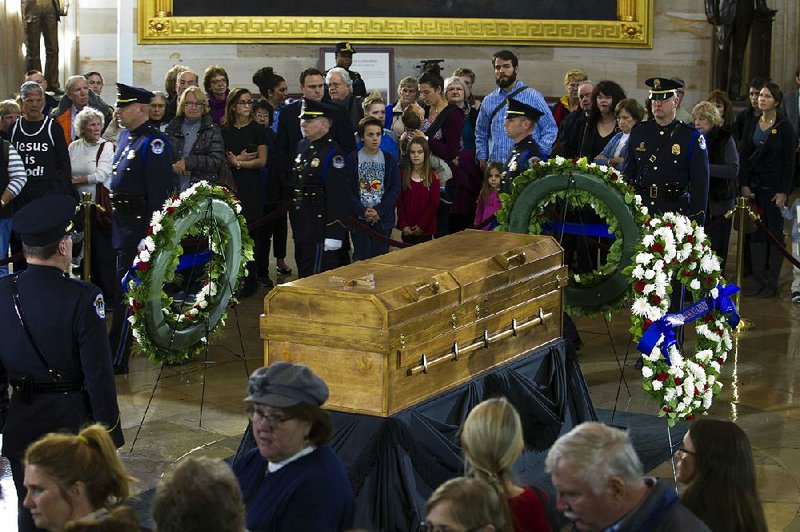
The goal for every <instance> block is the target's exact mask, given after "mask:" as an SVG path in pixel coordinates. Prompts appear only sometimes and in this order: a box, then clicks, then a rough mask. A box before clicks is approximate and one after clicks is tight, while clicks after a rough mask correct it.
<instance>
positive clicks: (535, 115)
mask: <svg viewBox="0 0 800 532" xmlns="http://www.w3.org/2000/svg"><path fill="white" fill-rule="evenodd" d="M518 116H526V117H528V118H530V119H531V120H538V119H539V117H540V116H542V112H541V111H540V110H538V109H537V108H535V107H533V106H531V105H528V104H527V103H522V102H521V101H519V100H515V99H514V98H509V99H508V109H506V118H516V117H518Z"/></svg>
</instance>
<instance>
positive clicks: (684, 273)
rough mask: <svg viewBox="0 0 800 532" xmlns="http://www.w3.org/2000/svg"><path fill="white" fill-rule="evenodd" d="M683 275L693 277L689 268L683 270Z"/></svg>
mask: <svg viewBox="0 0 800 532" xmlns="http://www.w3.org/2000/svg"><path fill="white" fill-rule="evenodd" d="M683 276H684V277H691V276H692V272H690V271H689V270H683Z"/></svg>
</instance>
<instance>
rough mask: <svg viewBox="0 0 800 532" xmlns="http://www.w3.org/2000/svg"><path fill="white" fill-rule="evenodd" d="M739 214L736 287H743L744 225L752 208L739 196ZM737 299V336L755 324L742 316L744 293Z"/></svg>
mask: <svg viewBox="0 0 800 532" xmlns="http://www.w3.org/2000/svg"><path fill="white" fill-rule="evenodd" d="M734 210H735V211H736V213H737V214H738V216H739V218H738V223H737V227H736V231H737V235H736V286H738V287H740V288H741V286H742V272H743V267H744V225H745V217H746V216H751V211H750V206H749V205H748V198H745V197H744V196H739V197H737V198H736V207H735V209H734ZM734 297H735V299H736V309H737V310H738V311H739V315H740V319H739V325H737V326H736V331H735V334H741V333H743V332H744V331H746V330H747V329H752V328H753V327H754V326H755V324H754V323H753V321H752V320H750V319H748V318H745V317H744V316H742V315H741V312H742V291H741V290H739V291H738V292H736V295H735V296H734Z"/></svg>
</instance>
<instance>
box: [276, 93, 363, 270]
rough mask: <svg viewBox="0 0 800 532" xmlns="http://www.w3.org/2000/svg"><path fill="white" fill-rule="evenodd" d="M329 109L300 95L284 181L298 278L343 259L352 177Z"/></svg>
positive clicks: (331, 109) (338, 262)
mask: <svg viewBox="0 0 800 532" xmlns="http://www.w3.org/2000/svg"><path fill="white" fill-rule="evenodd" d="M335 114H336V108H335V107H334V106H332V105H330V104H326V103H323V102H317V101H314V100H309V99H303V108H302V110H301V112H300V127H301V128H302V130H303V136H304V137H305V138H304V139H303V140H301V141H300V144H299V145H298V147H297V158H296V159H295V162H294V170H293V171H292V175H291V178H290V183H289V189H290V190H292V191H293V205H292V208H291V210H290V211H289V220H290V221H291V223H292V233H293V236H294V252H295V262H296V263H297V272H298V277H300V278H302V277H308V276H309V275H314V274H315V273H319V272H322V271H326V270H330V269H333V268H336V267H338V266H341V265H343V264H346V263H347V262H349V260H346V259H343V253H342V245H343V241H344V240H345V239H346V238H348V232H347V224H346V220H347V216H348V215H349V214H350V207H351V203H352V201H353V197H354V194H355V191H354V189H353V187H354V183H355V179H354V178H353V169H352V166H351V162H350V161H349V157H348V156H347V154H345V153H344V152H343V151H342V150H341V148H339V145H338V144H336V142H335V141H334V140H333V139H332V138H331V136H330V135H329V131H330V128H331V123H332V119H333V116H334V115H335Z"/></svg>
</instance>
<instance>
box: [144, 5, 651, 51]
mask: <svg viewBox="0 0 800 532" xmlns="http://www.w3.org/2000/svg"><path fill="white" fill-rule="evenodd" d="M138 3H139V27H138V30H139V31H138V35H139V44H167V43H211V44H213V43H275V44H277V43H303V44H312V43H330V42H333V41H336V40H339V39H341V38H342V36H344V35H346V36H347V37H348V38H349V39H350V40H352V41H356V42H361V43H365V44H367V43H368V44H493V45H506V44H508V45H529V46H582V47H615V48H652V46H653V0H618V5H617V14H618V17H617V18H618V20H615V21H612V20H609V21H596V20H508V19H465V18H461V19H459V18H400V17H394V18H377V17H336V18H332V17H324V18H322V17H316V18H315V17H175V16H172V0H138Z"/></svg>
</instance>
